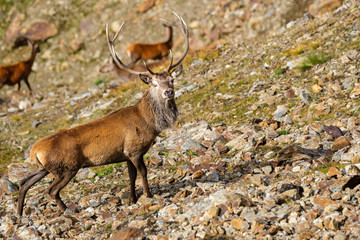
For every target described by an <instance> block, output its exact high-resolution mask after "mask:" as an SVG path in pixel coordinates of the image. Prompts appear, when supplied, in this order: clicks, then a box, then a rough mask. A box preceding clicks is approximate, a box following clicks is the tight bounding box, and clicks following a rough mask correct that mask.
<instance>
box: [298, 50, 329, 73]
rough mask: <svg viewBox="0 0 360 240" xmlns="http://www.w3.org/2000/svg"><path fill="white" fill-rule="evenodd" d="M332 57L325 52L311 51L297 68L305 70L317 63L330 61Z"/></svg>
mask: <svg viewBox="0 0 360 240" xmlns="http://www.w3.org/2000/svg"><path fill="white" fill-rule="evenodd" d="M330 58H331V57H330V56H329V55H327V54H325V53H323V52H321V53H310V54H308V55H306V56H305V58H304V59H303V60H302V61H301V62H300V63H299V65H298V66H296V68H297V69H299V70H301V71H302V72H305V71H306V70H309V69H310V68H312V67H313V66H315V65H317V64H323V63H325V62H327V61H329V59H330Z"/></svg>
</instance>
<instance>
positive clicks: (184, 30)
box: [168, 11, 189, 72]
mask: <svg viewBox="0 0 360 240" xmlns="http://www.w3.org/2000/svg"><path fill="white" fill-rule="evenodd" d="M173 13H174V15H175V16H176V17H177V18H178V19H179V20H180V24H179V25H177V26H178V27H179V28H180V30H181V32H182V34H183V35H184V40H185V49H184V52H183V53H182V55H181V57H180V58H179V59H178V60H177V61H176V62H175V64H174V65H171V66H170V67H169V68H168V69H169V70H168V71H169V72H170V71H171V69H173V68H175V67H177V66H178V65H179V64H180V63H181V62H182V61H183V60H184V58H185V56H186V54H187V52H188V51H189V32H188V27H187V25H186V23H185V21H184V19H183V18H182V17H180V16H179V15H178V14H177V13H176V12H174V11H173Z"/></svg>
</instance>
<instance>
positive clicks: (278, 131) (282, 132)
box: [276, 129, 289, 135]
mask: <svg viewBox="0 0 360 240" xmlns="http://www.w3.org/2000/svg"><path fill="white" fill-rule="evenodd" d="M276 132H277V134H279V135H287V134H289V131H288V130H285V129H281V130H277V131H276Z"/></svg>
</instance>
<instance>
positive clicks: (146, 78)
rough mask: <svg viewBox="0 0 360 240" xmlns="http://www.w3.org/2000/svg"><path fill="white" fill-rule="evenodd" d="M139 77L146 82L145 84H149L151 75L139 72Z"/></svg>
mask: <svg viewBox="0 0 360 240" xmlns="http://www.w3.org/2000/svg"><path fill="white" fill-rule="evenodd" d="M139 77H140V79H141V80H142V81H143V82H144V83H146V84H149V83H150V82H151V77H149V76H148V75H145V74H141V73H140V74H139Z"/></svg>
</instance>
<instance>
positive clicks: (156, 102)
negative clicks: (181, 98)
mask: <svg viewBox="0 0 360 240" xmlns="http://www.w3.org/2000/svg"><path fill="white" fill-rule="evenodd" d="M139 108H140V111H141V112H142V113H143V116H144V118H145V119H146V120H147V123H148V124H149V125H151V126H153V128H154V129H155V131H156V132H158V133H160V132H161V131H163V130H164V129H166V128H169V127H171V126H172V125H174V123H175V121H176V119H177V116H178V110H177V107H176V104H175V101H174V99H171V100H164V99H162V98H161V97H160V96H158V95H157V94H155V93H154V92H152V91H151V90H147V91H146V92H145V93H144V95H143V98H142V99H141V101H140V102H139Z"/></svg>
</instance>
